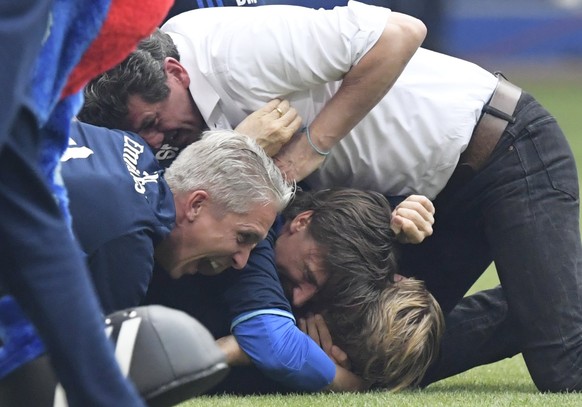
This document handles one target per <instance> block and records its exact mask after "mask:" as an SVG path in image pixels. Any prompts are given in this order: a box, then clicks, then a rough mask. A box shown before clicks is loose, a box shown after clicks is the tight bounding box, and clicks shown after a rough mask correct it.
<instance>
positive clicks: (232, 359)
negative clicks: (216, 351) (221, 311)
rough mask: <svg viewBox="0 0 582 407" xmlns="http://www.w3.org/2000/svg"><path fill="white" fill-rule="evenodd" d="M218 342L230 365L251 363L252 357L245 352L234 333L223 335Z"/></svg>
mask: <svg viewBox="0 0 582 407" xmlns="http://www.w3.org/2000/svg"><path fill="white" fill-rule="evenodd" d="M216 344H217V345H218V347H219V348H220V350H222V351H223V352H224V354H225V355H226V363H228V365H229V366H242V365H250V364H251V363H252V362H251V359H250V358H249V357H248V355H247V354H246V353H244V352H243V350H242V348H241V347H240V346H239V344H238V342H237V341H236V338H235V337H234V336H233V335H228V336H223V337H222V338H218V339H217V340H216Z"/></svg>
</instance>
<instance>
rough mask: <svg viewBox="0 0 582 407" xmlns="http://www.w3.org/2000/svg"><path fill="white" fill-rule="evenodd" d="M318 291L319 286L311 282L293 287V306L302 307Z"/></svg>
mask: <svg viewBox="0 0 582 407" xmlns="http://www.w3.org/2000/svg"><path fill="white" fill-rule="evenodd" d="M316 291H317V288H316V287H314V286H313V285H311V284H306V285H300V286H298V287H295V288H293V306H294V307H296V308H301V307H302V306H304V305H305V304H306V303H307V301H309V300H310V299H311V298H312V297H313V296H314V295H315V292H316Z"/></svg>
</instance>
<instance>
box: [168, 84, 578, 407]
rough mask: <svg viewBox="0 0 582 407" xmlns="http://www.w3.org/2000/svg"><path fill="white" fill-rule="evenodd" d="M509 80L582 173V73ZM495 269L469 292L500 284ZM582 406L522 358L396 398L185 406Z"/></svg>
mask: <svg viewBox="0 0 582 407" xmlns="http://www.w3.org/2000/svg"><path fill="white" fill-rule="evenodd" d="M510 78H511V80H512V81H513V82H514V83H516V84H518V85H520V86H521V87H523V88H524V89H526V90H527V91H528V92H529V93H531V94H533V95H534V96H535V97H536V98H537V99H538V100H539V101H540V102H542V104H543V105H544V106H545V107H546V108H547V109H548V110H549V111H550V112H551V113H552V114H554V116H556V117H557V119H558V121H559V122H560V124H561V126H562V128H563V130H564V132H565V133H566V135H567V136H568V139H569V140H570V143H571V145H572V148H573V150H574V153H575V155H576V157H577V158H578V162H579V163H580V165H579V172H580V170H581V169H582V135H581V134H580V133H581V132H582V113H581V112H582V110H581V109H582V74H581V75H580V76H579V78H577V79H576V78H574V77H570V78H568V79H563V78H558V77H556V78H549V79H544V80H543V81H537V80H535V79H532V78H531V77H529V76H527V77H523V78H521V79H520V76H519V74H516V73H514V74H512V75H511V76H510ZM497 281H498V280H497V276H496V274H495V270H494V268H493V267H491V268H490V269H489V270H488V271H487V272H486V273H485V274H484V275H483V276H482V278H481V279H480V280H479V281H478V282H477V283H476V284H475V286H474V287H473V288H472V290H471V291H476V290H479V289H484V288H489V287H492V286H494V285H496V284H497ZM315 405H317V406H319V407H327V406H411V407H420V406H423V407H424V406H427V407H428V406H430V407H437V406H533V407H535V406H539V407H550V406H561V407H568V406H582V395H573V394H540V393H538V392H537V390H536V388H535V387H534V385H533V383H532V381H531V379H530V378H529V374H528V372H527V370H526V368H525V364H524V362H523V359H522V358H521V356H516V357H514V358H512V359H507V360H503V361H500V362H498V363H495V364H492V365H488V366H482V367H479V368H475V369H473V370H471V371H468V372H465V373H463V374H460V375H457V376H455V377H452V378H449V379H446V380H443V381H441V382H438V383H435V384H433V385H431V386H429V387H428V388H426V389H424V390H415V391H405V392H401V393H397V394H392V393H389V392H371V393H365V394H315V395H293V396H279V395H273V396H252V397H231V396H213V397H207V396H203V397H199V398H197V399H195V400H192V401H189V402H186V403H183V404H181V405H180V406H181V407H193V406H197V407H204V406H213V407H214V406H218V407H221V406H224V407H226V406H233V407H234V406H236V407H245V406H259V407H263V406H264V407H282V406H293V407H299V406H305V407H307V406H309V407H311V406H315Z"/></svg>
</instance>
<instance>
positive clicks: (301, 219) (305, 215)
mask: <svg viewBox="0 0 582 407" xmlns="http://www.w3.org/2000/svg"><path fill="white" fill-rule="evenodd" d="M311 215H313V211H304V212H301V213H300V214H298V215H297V216H295V218H293V220H292V221H291V224H290V225H289V231H290V232H291V233H296V232H301V231H303V230H305V229H307V226H308V225H309V222H311Z"/></svg>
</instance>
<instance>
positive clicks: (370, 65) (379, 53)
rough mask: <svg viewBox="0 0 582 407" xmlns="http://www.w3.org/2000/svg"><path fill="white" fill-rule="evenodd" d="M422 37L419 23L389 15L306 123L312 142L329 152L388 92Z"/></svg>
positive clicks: (414, 20)
mask: <svg viewBox="0 0 582 407" xmlns="http://www.w3.org/2000/svg"><path fill="white" fill-rule="evenodd" d="M425 36H426V27H425V26H424V24H423V23H422V22H421V21H420V20H417V19H415V18H413V17H411V16H407V15H405V14H400V13H395V12H392V13H390V17H389V19H388V21H387V24H386V27H385V29H384V31H383V33H382V35H381V36H380V38H379V39H378V41H377V42H376V44H374V46H373V47H372V48H371V49H370V51H368V53H366V55H364V56H363V57H362V59H361V60H360V62H359V63H358V64H356V65H354V66H353V67H352V68H351V69H350V71H349V72H348V73H347V74H346V75H345V76H344V78H343V82H342V85H341V86H340V88H339V89H338V91H337V93H336V94H335V95H334V96H333V98H332V99H331V100H330V101H329V102H328V103H327V104H326V105H325V106H324V108H323V109H322V110H321V111H320V113H319V114H318V115H317V117H316V118H315V119H314V120H313V122H312V123H311V124H310V130H311V137H312V139H313V141H314V143H315V144H316V145H317V146H318V147H320V148H321V149H322V150H329V149H330V148H331V147H333V146H334V145H335V144H336V143H337V142H338V141H339V140H341V139H342V138H343V137H344V136H345V135H346V134H347V133H349V132H350V130H351V129H352V128H353V127H354V126H355V125H356V124H358V123H359V122H360V120H362V118H364V116H365V115H366V114H368V112H369V111H370V110H371V109H372V108H373V107H374V106H375V105H376V104H377V103H378V102H379V101H380V100H381V99H382V98H383V97H384V96H385V95H386V93H387V92H388V91H389V90H390V88H391V87H392V85H393V84H394V82H396V79H397V78H398V77H399V76H400V74H401V73H402V71H403V70H404V68H405V66H406V64H407V63H408V61H409V60H410V58H412V56H413V55H414V53H415V52H416V50H417V49H418V47H419V46H420V44H422V41H423V40H424V37H425ZM338 112H341V114H338Z"/></svg>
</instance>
